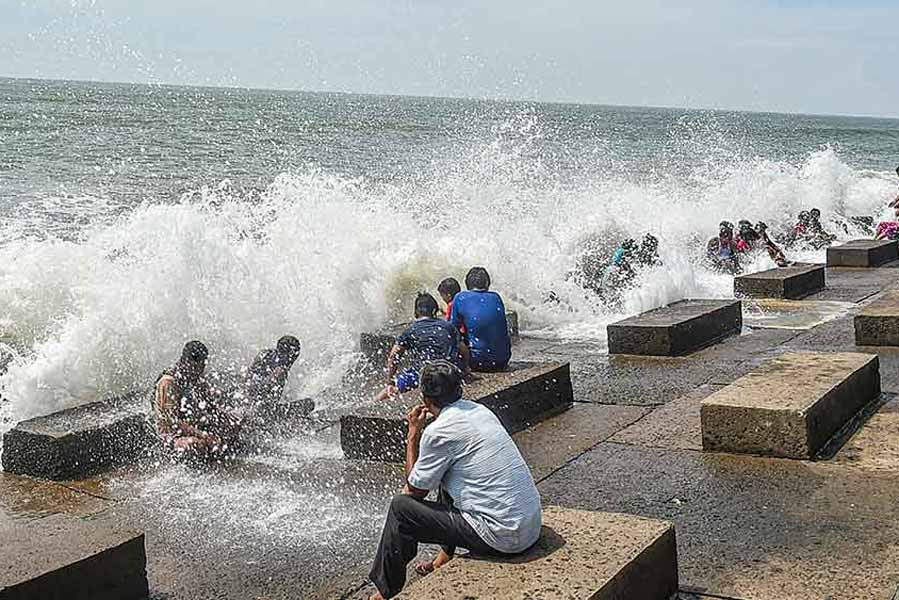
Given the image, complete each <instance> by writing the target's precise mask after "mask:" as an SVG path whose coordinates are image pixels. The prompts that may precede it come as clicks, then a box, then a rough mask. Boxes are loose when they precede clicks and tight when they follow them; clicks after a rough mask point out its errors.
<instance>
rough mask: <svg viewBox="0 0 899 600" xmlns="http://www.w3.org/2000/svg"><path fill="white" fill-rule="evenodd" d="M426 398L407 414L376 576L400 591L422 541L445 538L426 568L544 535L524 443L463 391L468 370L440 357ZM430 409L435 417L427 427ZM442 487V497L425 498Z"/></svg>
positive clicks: (520, 547)
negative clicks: (402, 459) (397, 482)
mask: <svg viewBox="0 0 899 600" xmlns="http://www.w3.org/2000/svg"><path fill="white" fill-rule="evenodd" d="M421 396H422V403H421V404H419V405H418V406H415V407H414V408H412V410H411V411H410V412H409V414H408V415H407V419H408V421H409V431H408V434H407V438H406V469H405V472H406V484H405V486H404V487H403V491H402V493H401V494H399V495H397V496H394V498H393V499H392V500H391V502H390V509H389V510H388V511H387V519H386V521H385V523H384V530H383V533H382V534H381V541H380V544H379V545H378V551H377V554H376V555H375V559H374V562H373V563H372V567H371V572H370V573H369V578H370V579H371V581H372V583H374V584H375V587H377V589H378V593H376V594H374V595H373V596H371V600H384V599H386V598H392V597H394V596H396V595H397V594H399V593H400V591H402V589H403V586H405V584H406V567H407V565H408V564H409V562H411V561H412V559H413V558H415V556H416V555H417V554H418V545H419V544H420V543H424V544H439V545H440V546H441V549H440V552H439V554H438V555H437V558H436V559H435V560H434V561H432V562H426V563H423V564H420V565H418V566H417V567H416V571H417V572H418V573H419V574H421V575H426V574H428V573H430V572H432V571H434V570H435V569H439V568H440V567H442V566H443V565H445V564H446V563H447V562H449V561H450V560H452V558H453V556H454V554H455V552H456V548H457V547H461V548H465V549H467V550H469V551H470V552H473V553H475V554H477V555H481V556H491V555H492V556H509V555H515V554H520V553H522V552H524V551H526V550H527V549H528V548H530V547H531V546H533V545H534V544H535V543H536V542H537V539H538V538H539V537H540V528H541V526H542V512H541V507H540V494H539V493H538V492H537V487H536V485H534V478H533V476H532V475H531V471H530V469H529V468H528V465H527V463H525V461H524V459H523V458H522V456H521V453H520V452H519V451H518V447H517V446H516V445H515V442H513V441H512V438H511V437H509V434H508V433H507V432H506V430H505V428H504V427H503V426H502V424H501V423H500V422H499V419H497V418H496V415H494V414H493V413H492V412H491V411H490V409H488V408H486V407H485V406H483V405H481V404H477V403H475V402H470V401H468V400H463V399H462V386H461V374H460V373H459V371H458V370H457V369H456V368H455V366H454V365H452V364H450V363H448V362H446V361H437V362H433V363H429V364H427V365H425V366H424V368H423V369H422V372H421ZM428 415H432V416H433V417H434V418H433V420H431V422H430V424H429V425H428V426H427V428H425V424H426V423H427V421H428ZM431 491H437V492H438V494H437V501H436V502H432V501H428V500H425V497H426V496H427V495H428V493H429V492H431Z"/></svg>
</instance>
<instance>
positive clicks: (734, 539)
mask: <svg viewBox="0 0 899 600" xmlns="http://www.w3.org/2000/svg"><path fill="white" fill-rule="evenodd" d="M893 481H894V479H893V478H892V477H891V476H884V475H878V474H872V473H864V472H860V471H857V470H853V469H841V468H836V467H834V466H831V465H821V464H819V463H815V464H812V463H804V462H798V461H789V460H776V459H759V458H750V457H739V456H730V455H717V454H704V453H700V452H693V451H681V450H676V451H671V450H661V449H651V448H642V447H636V446H625V445H621V444H614V443H603V444H600V445H599V446H598V447H597V448H595V449H594V450H591V451H590V452H588V453H586V454H585V455H584V456H582V457H580V458H579V459H577V460H575V461H574V462H572V463H571V464H569V465H567V466H566V467H564V468H563V469H561V470H559V471H558V472H557V473H556V474H554V475H553V476H552V477H550V478H548V479H547V480H545V481H543V482H541V484H540V490H541V493H542V494H543V499H544V502H546V503H554V504H560V505H563V506H570V507H574V508H583V509H589V510H603V511H622V512H630V513H634V514H639V515H643V516H649V517H654V518H659V519H669V520H672V521H674V522H675V524H676V527H677V537H678V560H679V562H680V575H681V587H682V589H690V590H696V591H701V592H704V593H710V594H714V595H719V596H726V597H732V598H746V599H750V598H751V599H770V600H776V599H785V598H796V599H799V598H802V599H805V598H808V599H810V600H811V599H816V600H819V599H821V598H826V597H833V598H841V599H842V598H846V599H859V600H861V599H865V600H868V599H878V598H883V599H884V600H886V599H888V598H890V597H891V594H892V593H893V591H895V589H896V584H897V582H899V547H897V544H896V539H897V538H896V536H897V534H899V523H897V522H896V521H895V520H894V519H893V518H892V517H891V516H890V515H894V514H895V503H896V501H897V500H899V488H897V487H896V486H895V485H894V484H893V483H892V482H893Z"/></svg>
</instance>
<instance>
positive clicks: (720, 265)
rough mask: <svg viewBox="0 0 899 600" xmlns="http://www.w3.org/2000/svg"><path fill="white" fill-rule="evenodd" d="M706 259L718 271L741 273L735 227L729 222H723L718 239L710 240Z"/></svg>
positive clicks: (719, 228)
mask: <svg viewBox="0 0 899 600" xmlns="http://www.w3.org/2000/svg"><path fill="white" fill-rule="evenodd" d="M706 257H707V258H708V260H709V262H710V263H711V264H712V266H713V267H714V268H715V269H717V270H718V271H724V272H726V273H731V274H735V273H739V272H740V257H739V248H738V246H737V242H736V240H735V239H734V226H733V224H732V223H730V222H729V221H721V224H720V225H719V227H718V237H714V238H712V239H711V240H709V243H708V245H707V247H706Z"/></svg>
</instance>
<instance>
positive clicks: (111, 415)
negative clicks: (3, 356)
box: [0, 393, 315, 481]
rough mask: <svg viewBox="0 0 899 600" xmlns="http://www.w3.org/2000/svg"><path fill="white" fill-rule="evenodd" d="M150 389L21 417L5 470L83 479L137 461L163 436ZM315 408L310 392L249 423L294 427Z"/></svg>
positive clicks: (6, 442)
mask: <svg viewBox="0 0 899 600" xmlns="http://www.w3.org/2000/svg"><path fill="white" fill-rule="evenodd" d="M147 394H148V393H136V394H132V395H129V396H126V397H123V398H117V399H111V400H106V401H103V402H92V403H90V404H84V405H82V406H76V407H74V408H69V409H66V410H63V411H59V412H55V413H51V414H49V415H44V416H41V417H35V418H33V419H28V420H27V421H22V422H20V423H18V424H17V425H16V426H15V427H14V428H13V429H11V430H9V431H8V432H7V433H6V434H4V435H3V454H2V456H0V460H2V464H3V470H4V471H7V472H9V473H16V474H19V475H29V476H31V477H39V478H41V479H51V480H56V481H61V480H77V479H83V478H85V477H88V476H90V475H93V474H96V473H99V472H101V471H104V470H106V469H109V468H111V467H115V466H121V465H126V464H131V463H133V462H135V461H137V459H138V458H140V457H141V456H142V455H144V454H145V453H146V452H147V451H148V449H150V448H151V447H152V446H154V445H155V444H156V442H157V438H156V435H155V433H154V432H153V429H152V426H151V425H150V419H149V416H148V409H147V408H146V407H145V405H144V401H145V399H146V397H147ZM314 408H315V403H314V402H313V401H312V400H311V399H309V398H300V399H296V400H285V401H281V402H277V403H274V404H273V405H272V406H270V407H269V408H268V409H267V410H265V411H262V412H260V413H258V415H257V418H255V419H253V420H252V421H250V425H249V426H248V427H249V428H250V429H251V432H252V431H260V430H261V431H265V432H269V431H272V430H279V429H285V428H289V427H290V426H292V425H295V424H296V423H298V422H300V421H301V420H302V418H303V417H305V416H306V415H308V414H309V413H310V412H311V411H312V410H313V409H314ZM247 437H248V439H250V437H251V436H250V435H248V436H247Z"/></svg>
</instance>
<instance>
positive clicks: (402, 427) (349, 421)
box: [340, 362, 573, 462]
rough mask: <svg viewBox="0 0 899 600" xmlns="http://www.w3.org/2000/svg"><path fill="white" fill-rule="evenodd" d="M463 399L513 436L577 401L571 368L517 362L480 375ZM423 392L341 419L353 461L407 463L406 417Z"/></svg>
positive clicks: (345, 447)
mask: <svg viewBox="0 0 899 600" xmlns="http://www.w3.org/2000/svg"><path fill="white" fill-rule="evenodd" d="M477 376H478V377H479V378H480V379H479V380H478V381H475V382H472V383H471V384H468V385H466V386H465V388H464V391H463V395H464V397H465V398H467V399H469V400H473V401H475V402H480V403H481V404H483V405H485V406H486V407H487V408H489V409H490V410H492V411H493V412H494V413H495V414H496V415H497V417H499V420H500V421H501V422H502V424H503V426H505V428H506V429H507V430H508V431H509V432H510V433H515V432H517V431H521V430H522V429H525V428H527V427H529V426H531V425H533V424H535V423H537V422H540V421H542V420H544V419H546V418H549V417H551V416H553V415H555V414H558V413H560V412H562V411H564V410H568V409H569V408H570V407H571V404H572V402H573V393H572V389H571V374H570V371H569V366H568V363H556V362H553V363H526V362H513V363H512V364H511V365H509V370H507V371H504V372H502V373H478V374H477ZM420 401H421V400H420V397H419V395H418V392H415V393H409V394H405V395H404V396H403V397H401V398H398V399H396V400H395V401H387V402H384V403H383V404H379V405H374V404H372V405H369V406H365V407H361V408H359V409H358V410H357V412H355V413H354V414H351V415H344V416H342V417H341V418H340V445H341V448H342V449H343V452H344V454H345V455H346V457H347V458H351V459H362V460H379V461H385V462H403V461H404V460H405V451H406V432H407V426H408V424H407V423H406V414H408V412H409V409H410V408H411V407H412V406H414V405H415V404H418V403H419V402H420Z"/></svg>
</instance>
